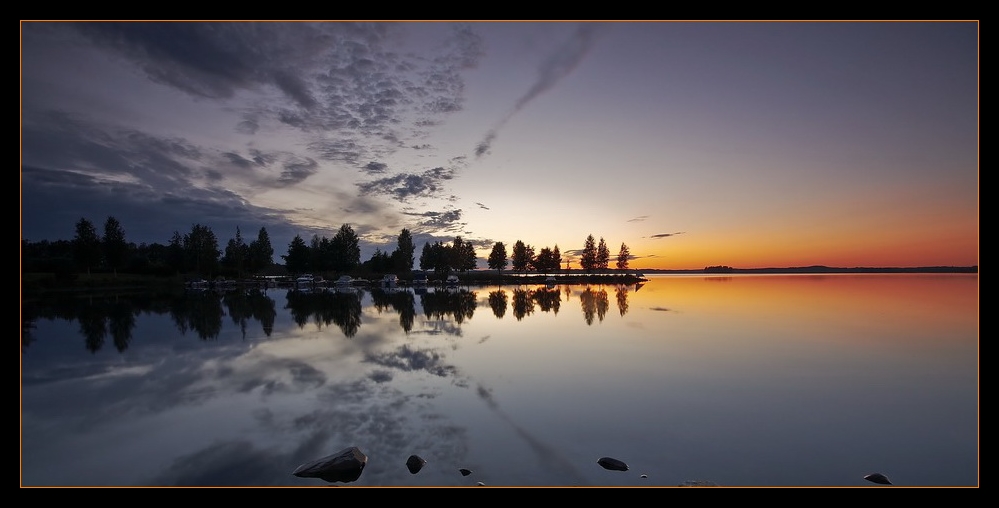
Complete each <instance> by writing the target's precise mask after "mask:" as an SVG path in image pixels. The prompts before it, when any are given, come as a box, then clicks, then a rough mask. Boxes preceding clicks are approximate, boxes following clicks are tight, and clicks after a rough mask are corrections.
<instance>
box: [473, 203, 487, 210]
mask: <svg viewBox="0 0 999 508" xmlns="http://www.w3.org/2000/svg"><path fill="white" fill-rule="evenodd" d="M475 204H477V205H479V208H481V209H483V210H488V209H489V207H488V206H486V205H484V204H482V203H479V202H478V201H476V202H475Z"/></svg>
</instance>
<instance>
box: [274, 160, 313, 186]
mask: <svg viewBox="0 0 999 508" xmlns="http://www.w3.org/2000/svg"><path fill="white" fill-rule="evenodd" d="M318 170H319V164H317V163H316V161H314V160H312V159H306V158H294V159H292V160H288V161H285V163H284V168H283V169H282V170H281V176H280V177H279V178H278V183H279V184H280V185H285V186H286V185H294V184H297V183H301V182H302V181H304V180H305V179H306V178H308V177H310V176H312V175H314V174H316V172H317V171H318Z"/></svg>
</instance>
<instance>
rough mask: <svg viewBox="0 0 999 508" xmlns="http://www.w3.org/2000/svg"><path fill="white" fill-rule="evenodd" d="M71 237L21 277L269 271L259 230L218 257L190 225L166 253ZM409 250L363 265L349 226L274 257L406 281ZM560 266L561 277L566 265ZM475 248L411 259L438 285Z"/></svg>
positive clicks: (602, 266)
mask: <svg viewBox="0 0 999 508" xmlns="http://www.w3.org/2000/svg"><path fill="white" fill-rule="evenodd" d="M75 231H76V233H75V236H74V238H73V239H72V240H71V241H66V240H58V241H54V242H50V241H48V240H43V241H40V242H29V241H27V240H22V245H21V256H22V270H23V271H24V272H49V273H55V274H56V276H57V278H60V279H72V278H74V277H75V274H78V273H84V272H85V273H88V274H89V273H93V272H95V271H99V272H105V273H112V274H114V275H117V274H118V273H119V272H126V273H132V274H143V275H158V276H175V275H180V274H194V275H197V276H199V277H202V278H206V279H209V280H211V279H215V278H217V277H227V278H229V277H231V278H242V277H244V276H247V275H256V274H259V273H261V272H263V271H266V270H268V269H270V268H271V267H272V265H273V256H274V248H273V247H272V246H271V241H270V236H269V235H268V233H267V229H266V228H263V227H261V228H260V230H259V231H258V232H257V237H256V239H254V240H252V241H250V242H249V243H247V242H246V241H245V240H244V238H243V234H242V231H241V230H240V228H239V227H237V228H236V234H235V236H234V237H233V238H231V239H229V241H228V242H227V243H226V245H225V248H224V249H220V248H219V240H218V237H217V236H216V234H215V232H214V231H212V229H211V228H210V227H208V226H204V225H201V224H194V225H192V226H191V230H190V232H188V233H186V234H183V235H182V234H181V233H180V232H179V231H174V233H173V236H172V237H171V238H170V240H169V242H167V244H166V245H163V244H159V243H153V244H145V243H142V244H139V245H136V244H135V243H131V242H128V241H127V239H126V235H125V229H124V228H123V227H122V225H121V223H120V222H118V220H117V219H116V218H115V217H113V216H109V217H108V218H107V220H106V221H105V223H104V230H103V233H99V232H98V230H97V227H96V226H95V225H94V224H93V223H92V222H91V221H90V220H88V219H87V218H81V219H80V220H79V221H78V222H77V223H76V226H75ZM415 251H416V248H415V246H414V244H413V236H412V234H411V232H410V231H409V229H403V230H402V231H401V232H400V233H399V236H398V238H397V242H396V249H395V250H393V251H392V252H384V251H382V250H381V249H376V250H375V253H374V254H373V255H372V256H371V258H370V259H369V260H367V261H364V262H363V263H362V262H361V259H360V257H361V249H360V240H359V238H358V236H357V234H356V233H355V232H354V229H353V228H352V227H351V226H350V225H349V224H343V225H342V226H340V229H339V230H338V231H337V233H336V234H335V235H334V236H333V238H327V237H325V236H319V235H314V236H313V237H312V238H311V241H310V242H308V243H306V241H305V239H303V238H302V237H301V236H300V235H296V236H295V237H294V238H293V239H292V240H291V242H290V243H289V244H288V250H287V253H286V254H283V255H281V258H282V259H283V260H284V262H285V268H286V269H287V271H288V272H289V273H293V274H301V273H314V274H319V275H326V274H343V273H356V272H358V271H363V272H365V273H374V274H386V273H397V274H400V275H407V274H409V273H410V272H411V271H412V268H413V265H414V262H415V259H414V255H415ZM630 257H631V254H630V251H629V249H628V246H627V245H625V244H624V243H622V244H621V248H620V251H619V253H618V256H617V263H616V266H617V268H618V269H620V270H626V269H627V268H628V261H629V259H630ZM564 261H565V264H566V265H565V268H566V270H568V269H569V260H564ZM609 261H610V252H609V249H608V247H607V244H606V242H605V241H604V239H603V238H600V240H599V242H597V241H596V240H595V239H594V237H593V235H589V236H587V238H586V240H585V241H584V244H583V251H582V254H581V256H580V259H579V264H580V267H581V268H582V269H583V270H585V271H586V272H588V273H592V272H595V271H601V270H606V269H607V268H608V264H609ZM487 263H488V266H489V268H490V269H494V270H497V271H499V272H500V273H502V271H503V270H504V269H506V267H507V266H508V265H510V264H512V267H513V269H514V270H515V271H519V272H526V271H534V272H539V273H546V274H547V273H554V272H558V271H559V270H560V269H561V266H562V263H563V259H562V254H561V252H560V250H559V247H558V245H555V246H554V247H553V248H549V247H544V248H542V249H540V250H539V251H537V252H536V251H535V248H534V247H533V246H532V245H528V244H525V243H524V242H523V241H521V240H517V241H516V242H515V243H514V244H513V249H512V252H511V253H509V254H508V253H507V248H506V245H505V244H504V243H503V242H496V243H495V244H494V245H493V247H492V251H491V252H490V254H489V257H488V259H487ZM476 264H477V258H476V253H475V246H474V244H472V243H471V242H468V241H465V240H463V239H462V237H460V236H458V237H455V238H454V240H453V241H452V242H451V243H450V244H447V243H443V242H441V241H437V242H434V243H429V242H428V243H426V244H424V245H423V250H422V252H421V255H420V258H419V266H420V269H421V270H425V271H430V272H433V273H434V274H435V276H436V278H438V279H441V280H443V279H445V278H446V277H447V276H448V275H449V274H450V273H451V272H465V271H468V270H474V269H475V268H476Z"/></svg>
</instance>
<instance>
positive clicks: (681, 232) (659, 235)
mask: <svg viewBox="0 0 999 508" xmlns="http://www.w3.org/2000/svg"><path fill="white" fill-rule="evenodd" d="M684 233H686V231H680V232H678V233H659V234H658V235H652V236H647V237H646V238H669V237H671V236H676V235H682V234H684Z"/></svg>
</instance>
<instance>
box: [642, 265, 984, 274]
mask: <svg viewBox="0 0 999 508" xmlns="http://www.w3.org/2000/svg"><path fill="white" fill-rule="evenodd" d="M639 271H640V272H642V273H645V274H670V273H676V274H681V273H711V274H714V273H774V274H780V273H787V274H793V273H978V266H977V265H975V266H917V267H852V268H844V267H833V266H823V265H815V266H795V267H783V268H732V267H729V266H709V267H706V268H698V269H691V270H661V269H649V270H639Z"/></svg>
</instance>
